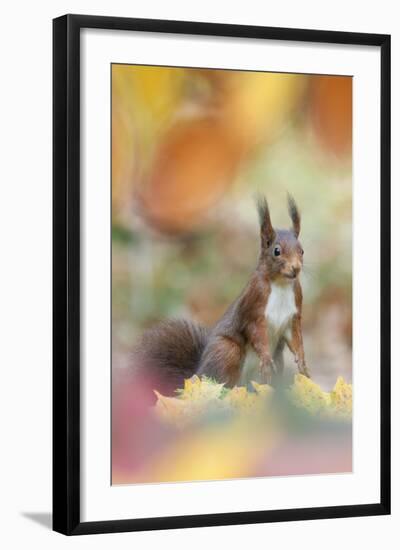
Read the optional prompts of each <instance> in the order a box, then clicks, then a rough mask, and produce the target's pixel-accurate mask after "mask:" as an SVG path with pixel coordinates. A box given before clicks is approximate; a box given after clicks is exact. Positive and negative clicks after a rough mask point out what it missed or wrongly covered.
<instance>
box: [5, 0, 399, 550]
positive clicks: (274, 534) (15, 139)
mask: <svg viewBox="0 0 400 550" xmlns="http://www.w3.org/2000/svg"><path fill="white" fill-rule="evenodd" d="M396 4H397V2H396V0H380V2H364V3H362V2H359V1H356V0H353V1H351V0H345V1H343V0H335V2H322V1H321V0H291V1H289V0H280V1H279V2H257V0H247V1H246V2H240V3H234V2H232V1H229V0H220V1H219V2H216V1H215V0H202V2H196V3H192V4H190V3H189V2H187V1H186V2H179V1H178V0H168V1H165V2H163V1H162V0H146V2H140V3H139V2H138V3H133V2H132V3H131V2H129V3H128V2H126V1H125V2H124V1H122V0H113V2H106V1H104V0H97V1H96V2H95V3H93V2H89V1H87V0H71V1H69V2H66V1H64V0H60V1H58V2H57V3H55V2H50V1H42V2H27V1H26V2H16V1H14V2H13V3H11V2H8V3H7V4H6V5H5V6H3V10H2V30H1V33H0V40H1V49H0V52H1V69H2V70H1V76H2V78H1V84H0V94H1V101H0V109H1V112H0V128H1V135H2V141H1V143H2V147H1V152H2V155H1V157H2V160H1V163H0V170H1V179H0V182H1V195H0V197H1V198H0V224H1V231H0V239H1V241H0V243H1V245H0V246H1V263H0V280H1V284H0V319H1V338H0V342H1V345H0V368H1V377H0V380H1V382H0V384H1V386H0V387H1V392H0V419H1V432H0V436H1V439H0V441H1V443H0V448H1V451H0V462H1V470H0V471H1V485H0V505H1V510H0V543H1V545H2V547H3V548H7V549H13V548H26V547H28V546H29V547H34V548H41V549H44V548H56V549H58V548H65V547H67V546H68V547H69V548H71V547H73V548H93V547H95V548H108V547H109V546H110V545H112V546H113V547H114V548H141V549H142V548H158V547H160V546H162V547H165V548H174V549H179V548H186V549H187V548H190V550H192V549H193V550H194V549H198V548H199V549H200V548H201V549H202V548H205V547H209V548H216V547H217V545H221V546H222V545H224V546H229V547H230V548H242V547H244V546H246V547H247V548H249V547H251V545H254V547H259V548H260V547H261V548H263V547H266V548H270V547H275V548H276V547H278V548H290V545H293V546H294V547H296V548H307V549H309V550H311V549H314V548H321V547H323V548H324V550H329V549H331V548H332V549H333V548H335V549H336V550H337V549H338V548H343V549H347V548H352V547H354V546H357V547H360V548H361V549H362V550H366V549H369V548H371V549H372V548H374V549H375V548H388V549H391V548H396V547H397V545H398V540H399V538H400V526H399V524H400V486H399V481H400V476H399V469H398V464H400V429H399V427H400V426H399V420H400V400H398V399H397V391H396V389H397V388H398V387H400V374H399V372H398V370H397V365H396V359H397V354H396V353H395V352H396V350H395V348H394V354H393V381H392V387H393V401H394V402H393V465H394V467H393V493H394V494H393V514H392V516H391V517H377V518H355V519H343V520H329V521H315V522H296V523H285V524H269V525H255V526H254V525H253V526H236V527H218V528H207V529H196V530H191V529H187V530H180V531H163V532H151V533H127V534H118V535H101V536H86V537H77V538H67V537H63V536H62V535H58V534H56V533H53V532H52V531H51V530H50V528H49V525H50V521H51V520H50V516H49V514H50V510H51V207H52V203H51V147H52V144H51V139H52V137H51V134H52V130H51V117H52V97H51V94H52V87H51V78H52V74H51V71H52V69H51V56H52V44H51V40H52V36H51V19H52V18H53V17H56V16H58V15H62V14H64V13H87V14H96V15H117V16H127V17H150V18H159V19H182V20H194V21H195V20H197V21H213V22H226V23H238V24H254V25H257V24H258V25H269V26H283V27H302V28H316V29H331V30H342V31H362V32H377V33H390V34H392V71H393V72H392V97H393V101H392V121H393V129H392V155H393V162H392V181H393V196H392V203H393V205H397V204H399V199H400V190H399V187H398V185H396V183H398V181H399V177H400V161H399V155H398V152H399V150H400V117H399V114H400V106H399V98H400V27H399V24H398V23H399V15H398V13H397V11H398V10H396V7H397V6H396ZM393 210H394V206H393ZM397 211H398V210H397ZM393 217H394V216H393ZM366 238H368V237H367V236H366ZM392 238H393V242H394V243H395V244H394V246H393V273H392V280H393V281H396V280H399V278H400V246H399V245H398V243H399V238H400V217H398V218H397V220H396V219H394V220H393V237H392ZM392 290H393V300H392V301H393V329H392V338H393V341H394V343H395V342H396V340H397V339H398V332H399V329H400V318H399V308H400V294H399V286H398V285H393V289H392ZM396 539H397V540H396Z"/></svg>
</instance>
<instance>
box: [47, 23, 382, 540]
mask: <svg viewBox="0 0 400 550" xmlns="http://www.w3.org/2000/svg"><path fill="white" fill-rule="evenodd" d="M84 28H96V29H117V30H126V31H134V32H143V31H147V32H157V33H173V34H189V35H209V36H220V37H234V38H237V39H241V38H257V39H273V40H286V41H306V42H314V43H332V44H348V45H362V46H378V47H380V51H381V136H380V144H381V145H380V154H381V172H380V194H381V236H380V241H381V258H384V262H382V261H381V270H380V275H381V334H380V338H381V370H380V382H381V386H380V399H381V442H380V445H381V446H380V464H381V477H380V482H381V495H380V501H379V502H376V503H373V504H360V505H351V506H330V507H318V508H300V509H289V510H270V511H263V510H259V511H251V512H238V513H220V514H219V513H217V514H204V515H190V516H175V517H152V518H145V519H128V520H125V519H124V520H112V521H111V520H110V521H98V522H81V520H80V254H81V251H80V31H81V29H84ZM53 94H54V95H53V98H54V100H53V280H54V285H53V529H54V530H55V531H58V532H60V533H63V534H66V535H80V534H91V533H110V532H121V531H139V530H153V529H173V528H183V527H185V528H187V527H202V526H214V525H236V524H244V523H267V522H280V521H292V520H307V519H326V518H340V517H355V516H372V515H384V514H390V36H389V35H383V34H364V33H348V32H335V31H322V30H304V29H287V28H272V27H259V26H247V25H227V24H214V23H199V22H182V21H162V20H151V19H130V18H120V17H98V16H87V15H65V16H62V17H59V18H57V19H54V21H53Z"/></svg>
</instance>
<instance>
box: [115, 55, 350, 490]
mask: <svg viewBox="0 0 400 550" xmlns="http://www.w3.org/2000/svg"><path fill="white" fill-rule="evenodd" d="M110 70H111V91H112V94H111V96H112V97H111V132H112V136H111V138H112V139H111V165H112V170H111V194H112V195H111V196H112V247H111V255H112V289H111V290H112V364H111V380H112V411H111V414H112V433H111V438H112V442H111V448H112V457H111V459H112V460H111V462H112V472H111V482H112V484H113V485H123V484H144V483H162V482H188V481H209V480H221V481H223V480H227V479H243V478H257V477H271V476H308V475H316V474H330V473H343V474H346V473H351V472H352V77H351V76H334V75H329V76H328V75H319V74H288V73H273V72H267V71H265V72H256V71H239V70H221V69H218V68H208V69H204V68H201V69H200V68H184V67H168V66H147V65H129V64H115V63H114V64H111V69H110Z"/></svg>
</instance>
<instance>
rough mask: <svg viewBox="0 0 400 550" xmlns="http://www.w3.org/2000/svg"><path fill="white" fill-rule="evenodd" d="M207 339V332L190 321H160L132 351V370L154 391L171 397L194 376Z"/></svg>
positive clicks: (144, 335)
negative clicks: (144, 379)
mask: <svg viewBox="0 0 400 550" xmlns="http://www.w3.org/2000/svg"><path fill="white" fill-rule="evenodd" d="M207 337H208V331H207V329H206V328H204V327H202V326H200V325H198V324H196V323H193V322H192V321H188V320H184V319H172V320H166V321H162V322H160V323H158V324H157V325H155V326H154V327H151V328H149V329H148V330H146V331H145V332H144V334H143V336H142V338H141V341H140V342H139V344H138V345H137V347H136V349H135V351H134V363H135V368H137V369H139V370H140V372H141V374H143V375H144V376H145V377H146V378H148V379H150V380H151V382H152V384H153V389H156V390H158V391H161V392H162V393H164V394H171V393H173V392H174V390H175V389H177V388H180V387H182V385H183V381H184V380H185V379H186V378H190V377H191V376H193V374H194V373H195V372H196V370H197V367H198V365H199V362H200V358H201V354H202V352H203V350H204V347H205V345H206V342H207Z"/></svg>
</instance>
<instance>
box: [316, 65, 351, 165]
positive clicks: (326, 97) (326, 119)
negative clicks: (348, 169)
mask: <svg viewBox="0 0 400 550" xmlns="http://www.w3.org/2000/svg"><path fill="white" fill-rule="evenodd" d="M310 105H311V118H312V122H313V126H314V128H315V131H316V133H317V136H318V137H319V139H320V141H321V143H322V145H323V147H324V148H325V149H327V150H328V151H329V152H332V153H334V154H339V155H344V154H349V153H351V146H352V78H351V77H349V76H314V77H313V78H312V80H311V103H310Z"/></svg>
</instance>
